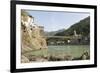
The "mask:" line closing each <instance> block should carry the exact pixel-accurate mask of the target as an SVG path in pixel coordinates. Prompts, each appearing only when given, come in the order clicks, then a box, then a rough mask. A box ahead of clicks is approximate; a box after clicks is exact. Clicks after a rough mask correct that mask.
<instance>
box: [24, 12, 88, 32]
mask: <svg viewBox="0 0 100 73" xmlns="http://www.w3.org/2000/svg"><path fill="white" fill-rule="evenodd" d="M26 11H27V12H28V13H29V14H30V15H31V16H33V17H34V22H35V23H36V24H37V25H39V26H44V31H48V32H50V31H57V30H61V29H68V28H69V27H70V26H71V25H73V24H75V23H77V22H79V21H80V20H82V19H84V18H86V17H88V16H89V13H82V12H61V11H57V12H55V11H35V10H26Z"/></svg>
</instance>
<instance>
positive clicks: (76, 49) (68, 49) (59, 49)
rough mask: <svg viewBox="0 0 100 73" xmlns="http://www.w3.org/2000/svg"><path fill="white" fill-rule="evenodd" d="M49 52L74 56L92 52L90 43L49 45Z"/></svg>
mask: <svg viewBox="0 0 100 73" xmlns="http://www.w3.org/2000/svg"><path fill="white" fill-rule="evenodd" d="M48 52H49V53H50V54H55V55H59V54H68V55H72V56H73V57H80V56H81V55H82V54H83V53H84V52H88V53H89V54H90V46H89V45H63V46H48Z"/></svg>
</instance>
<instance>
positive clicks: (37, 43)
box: [21, 11, 47, 62]
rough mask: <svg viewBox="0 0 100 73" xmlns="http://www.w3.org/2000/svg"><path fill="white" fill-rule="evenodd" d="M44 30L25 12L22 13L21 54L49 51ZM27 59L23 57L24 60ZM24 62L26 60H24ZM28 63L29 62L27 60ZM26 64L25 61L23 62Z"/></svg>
mask: <svg viewBox="0 0 100 73" xmlns="http://www.w3.org/2000/svg"><path fill="white" fill-rule="evenodd" d="M43 31H44V28H43V27H42V26H38V25H37V24H35V23H34V18H33V17H32V16H30V15H28V13H26V12H25V11H21V53H22V55H23V54H24V53H26V52H29V51H33V50H40V49H47V43H46V39H45V36H44V35H43ZM23 58H25V60H26V57H23V56H22V59H23ZM23 60H24V59H23ZM26 61H27V62H28V60H26ZM22 62H24V61H22Z"/></svg>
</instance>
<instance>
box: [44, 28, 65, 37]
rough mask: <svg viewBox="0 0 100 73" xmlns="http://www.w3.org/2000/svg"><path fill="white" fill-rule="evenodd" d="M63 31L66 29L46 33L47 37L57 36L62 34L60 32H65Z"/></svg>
mask: <svg viewBox="0 0 100 73" xmlns="http://www.w3.org/2000/svg"><path fill="white" fill-rule="evenodd" d="M63 31H65V29H60V30H58V31H51V32H47V31H45V35H46V36H55V34H57V33H60V32H63Z"/></svg>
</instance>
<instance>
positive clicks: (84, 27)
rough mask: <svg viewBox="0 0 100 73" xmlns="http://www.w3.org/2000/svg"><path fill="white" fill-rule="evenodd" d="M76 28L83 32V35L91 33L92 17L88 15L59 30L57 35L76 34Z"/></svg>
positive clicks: (80, 32)
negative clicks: (63, 29)
mask: <svg viewBox="0 0 100 73" xmlns="http://www.w3.org/2000/svg"><path fill="white" fill-rule="evenodd" d="M74 30H75V31H76V33H77V34H81V35H82V36H88V35H89V34H90V17H87V18H85V19H83V20H81V21H79V22H78V23H75V24H73V25H72V26H71V27H69V28H68V29H67V30H65V31H62V32H58V33H56V34H55V35H56V36H71V35H73V34H74Z"/></svg>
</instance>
